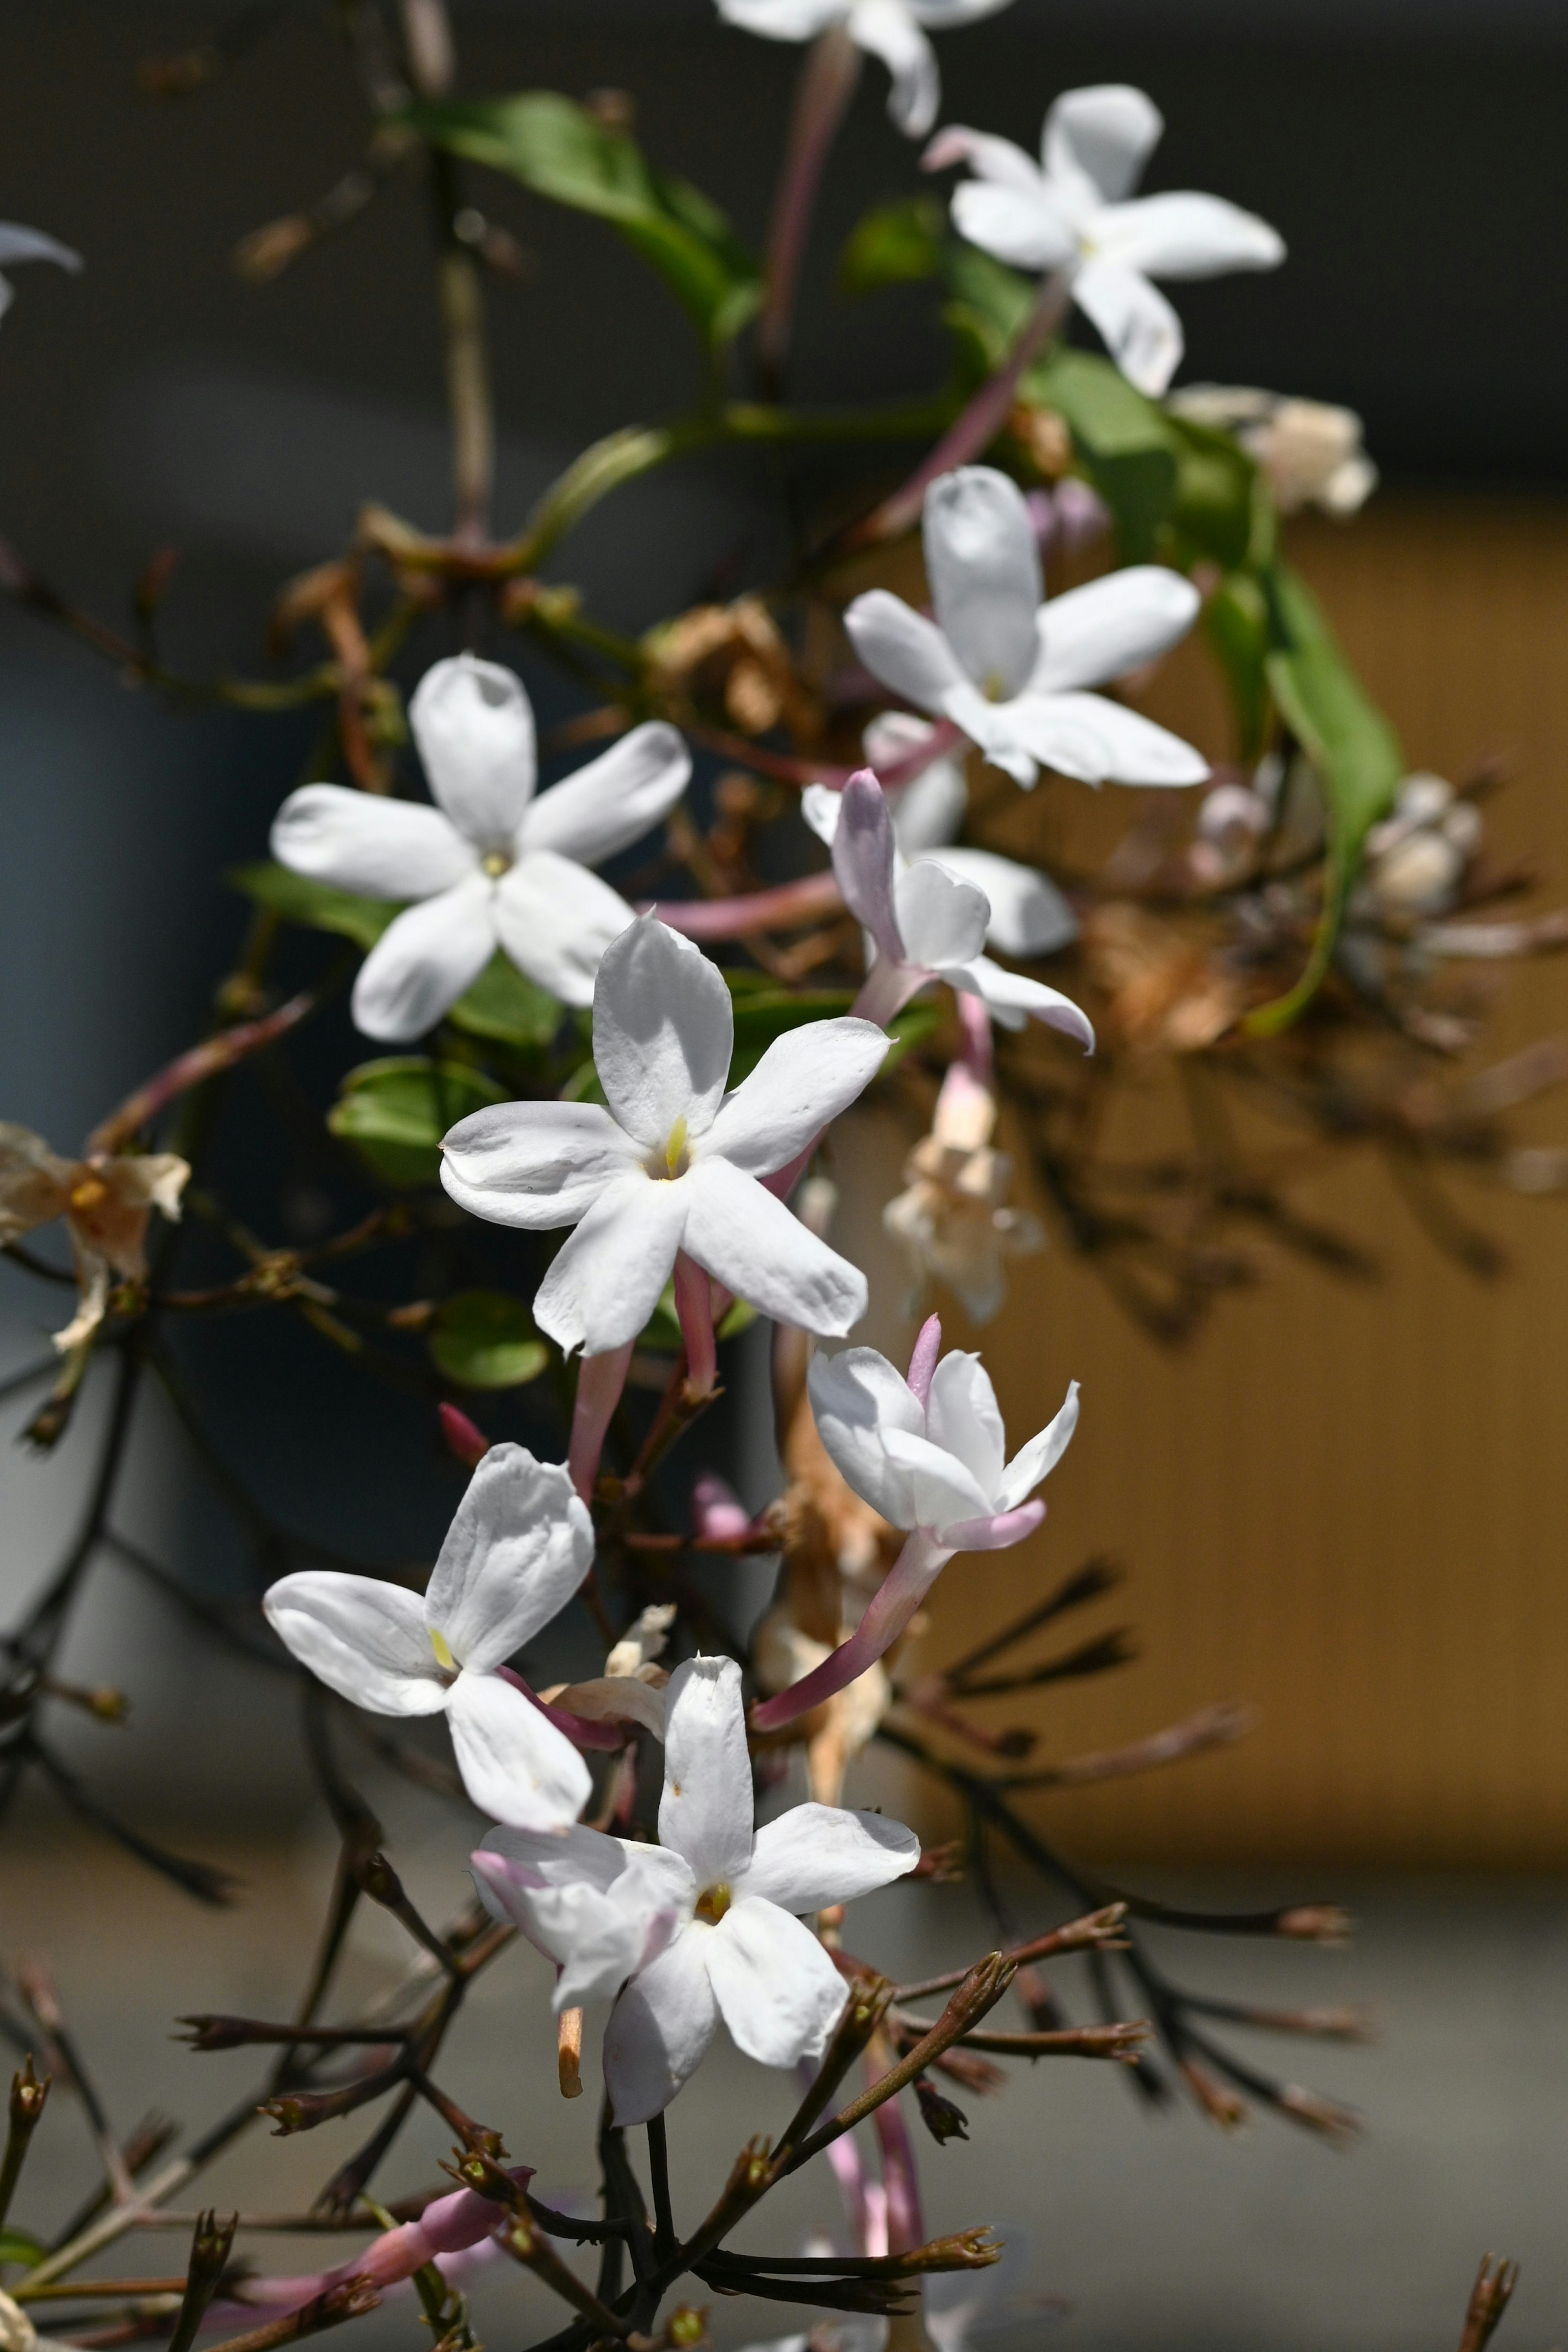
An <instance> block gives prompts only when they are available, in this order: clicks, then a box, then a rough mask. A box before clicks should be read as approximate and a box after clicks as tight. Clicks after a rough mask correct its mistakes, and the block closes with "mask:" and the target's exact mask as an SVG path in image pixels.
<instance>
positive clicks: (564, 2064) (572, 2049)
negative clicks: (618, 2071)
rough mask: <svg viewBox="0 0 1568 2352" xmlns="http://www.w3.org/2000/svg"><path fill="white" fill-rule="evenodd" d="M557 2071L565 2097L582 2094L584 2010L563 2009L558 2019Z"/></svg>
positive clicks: (571, 2097)
mask: <svg viewBox="0 0 1568 2352" xmlns="http://www.w3.org/2000/svg"><path fill="white" fill-rule="evenodd" d="M556 2073H557V2075H558V2076H559V2082H560V2095H561V2097H562V2098H563V2099H580V2098H581V2096H582V2011H581V2010H580V2009H563V2010H562V2011H561V2013H560V2015H559V2018H558V2020H557V2021H556Z"/></svg>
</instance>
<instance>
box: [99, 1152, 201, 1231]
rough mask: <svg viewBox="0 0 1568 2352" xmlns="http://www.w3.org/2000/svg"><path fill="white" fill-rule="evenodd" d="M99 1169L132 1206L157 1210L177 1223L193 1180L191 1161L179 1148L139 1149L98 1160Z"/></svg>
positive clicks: (119, 1195)
mask: <svg viewBox="0 0 1568 2352" xmlns="http://www.w3.org/2000/svg"><path fill="white" fill-rule="evenodd" d="M98 1172H99V1175H100V1176H101V1178H102V1180H103V1181H104V1182H105V1183H106V1184H107V1185H108V1186H109V1188H110V1192H113V1193H115V1194H116V1195H117V1196H118V1198H119V1200H120V1203H121V1205H122V1206H123V1207H125V1208H128V1209H148V1208H152V1209H157V1210H158V1211H159V1212H160V1213H162V1215H163V1216H165V1217H167V1218H168V1219H169V1222H170V1223H171V1224H177V1223H179V1218H180V1199H181V1195H182V1193H183V1192H184V1189H185V1187H186V1185H187V1184H188V1183H189V1182H190V1181H191V1163H190V1161H189V1160H182V1159H181V1157H180V1155H179V1153H178V1152H177V1151H137V1152H130V1153H125V1154H119V1155H116V1156H114V1157H112V1158H110V1159H108V1160H102V1161H100V1162H99V1163H98Z"/></svg>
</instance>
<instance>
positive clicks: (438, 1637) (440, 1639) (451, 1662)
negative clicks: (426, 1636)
mask: <svg viewBox="0 0 1568 2352" xmlns="http://www.w3.org/2000/svg"><path fill="white" fill-rule="evenodd" d="M430 1646H431V1648H432V1649H433V1650H434V1653H435V1663H436V1664H437V1665H438V1666H444V1667H445V1669H446V1671H447V1673H448V1674H449V1675H455V1674H456V1673H457V1671H458V1666H457V1661H456V1659H455V1657H454V1656H453V1654H452V1652H451V1650H450V1648H449V1647H448V1645H447V1640H446V1636H445V1634H444V1633H442V1631H441V1630H440V1628H439V1626H435V1625H433V1626H432V1627H431V1628H430Z"/></svg>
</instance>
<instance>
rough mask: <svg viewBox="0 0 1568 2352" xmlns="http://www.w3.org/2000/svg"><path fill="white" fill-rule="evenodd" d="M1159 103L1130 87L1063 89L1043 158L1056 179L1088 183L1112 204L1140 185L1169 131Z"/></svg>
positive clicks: (1106, 84)
mask: <svg viewBox="0 0 1568 2352" xmlns="http://www.w3.org/2000/svg"><path fill="white" fill-rule="evenodd" d="M1165 127H1166V126H1165V121H1164V119H1163V118H1162V116H1161V113H1160V110H1159V108H1158V107H1157V106H1156V105H1155V102H1154V100H1153V99H1152V98H1149V97H1147V96H1145V92H1144V91H1143V90H1141V89H1132V88H1131V87H1130V86H1129V85H1128V84H1127V83H1125V82H1099V83H1096V84H1094V85H1093V86H1092V88H1090V89H1069V90H1064V91H1063V92H1062V94H1061V97H1060V98H1059V99H1058V100H1056V103H1055V104H1054V106H1052V108H1051V112H1050V113H1049V114H1048V115H1047V116H1046V118H1045V136H1044V139H1043V141H1042V142H1041V151H1040V152H1041V155H1042V157H1043V160H1044V163H1045V168H1046V170H1047V172H1048V173H1050V174H1051V178H1052V179H1061V180H1063V181H1065V182H1067V183H1069V184H1074V183H1076V184H1082V183H1083V182H1085V181H1087V183H1088V184H1089V186H1090V187H1091V188H1092V190H1093V191H1094V193H1095V194H1098V195H1099V196H1101V197H1102V198H1103V200H1104V201H1105V202H1106V203H1108V204H1117V203H1119V202H1120V201H1121V199H1122V198H1123V197H1124V195H1126V194H1129V192H1130V191H1131V190H1132V189H1134V188H1135V187H1136V186H1137V184H1138V180H1139V177H1140V175H1141V173H1142V172H1143V168H1144V165H1145V163H1147V161H1148V159H1149V157H1150V155H1151V154H1152V153H1153V152H1154V150H1155V145H1156V143H1157V142H1158V140H1159V136H1160V133H1161V131H1163V130H1164V129H1165Z"/></svg>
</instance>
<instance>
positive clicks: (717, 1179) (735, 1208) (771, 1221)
mask: <svg viewBox="0 0 1568 2352" xmlns="http://www.w3.org/2000/svg"><path fill="white" fill-rule="evenodd" d="M685 1181H686V1184H687V1186H688V1187H689V1190H690V1198H691V1205H690V1208H689V1210H688V1211H687V1214H686V1223H685V1248H686V1249H687V1250H688V1251H689V1253H690V1254H691V1255H692V1256H693V1257H695V1260H696V1262H697V1264H698V1265H701V1266H706V1268H707V1271H708V1272H709V1274H711V1275H713V1276H715V1277H716V1280H718V1281H719V1282H722V1283H723V1284H724V1286H725V1287H726V1289H727V1290H730V1291H733V1293H734V1294H735V1296H736V1297H737V1298H744V1299H745V1300H746V1301H747V1305H748V1306H751V1307H757V1308H758V1310H759V1311H760V1312H761V1313H762V1314H764V1315H771V1316H772V1317H773V1318H775V1320H776V1321H778V1322H780V1323H793V1324H794V1325H795V1326H796V1327H797V1328H799V1329H800V1330H802V1331H814V1332H815V1333H816V1335H817V1337H818V1338H819V1339H842V1337H843V1335H844V1333H845V1332H846V1331H848V1330H849V1329H850V1328H851V1327H852V1325H853V1324H856V1323H858V1322H859V1321H860V1318H861V1317H862V1315H863V1314H864V1313H865V1310H866V1299H867V1291H866V1279H865V1276H864V1275H863V1274H862V1273H861V1271H860V1269H859V1267H858V1266H853V1265H851V1264H850V1262H849V1260H848V1259H847V1258H842V1257H840V1255H838V1253H837V1251H836V1250H831V1249H830V1248H829V1247H828V1245H827V1244H826V1242H821V1241H819V1240H818V1239H817V1236H816V1235H815V1234H812V1233H809V1232H808V1231H807V1229H806V1227H805V1226H804V1225H803V1224H802V1223H800V1219H799V1218H798V1217H795V1216H792V1215H791V1214H790V1213H789V1210H788V1209H787V1208H785V1206H784V1205H783V1203H782V1202H780V1201H778V1200H775V1198H774V1196H773V1194H772V1193H771V1192H767V1191H765V1190H764V1189H763V1187H762V1186H761V1185H760V1184H759V1183H758V1181H757V1179H756V1178H755V1177H754V1176H747V1174H745V1172H744V1171H742V1170H741V1169H739V1168H735V1167H732V1166H731V1164H730V1162H729V1161H728V1160H720V1159H717V1158H709V1159H703V1160H697V1161H696V1162H695V1165H694V1167H693V1169H692V1171H691V1174H690V1175H689V1176H688V1177H687V1178H686V1180H685ZM568 1247H570V1244H568ZM562 1255H564V1252H563V1254H562ZM559 1262H560V1261H559V1259H558V1260H557V1261H556V1263H557V1265H559ZM671 1263H672V1264H673V1263H674V1261H673V1259H672V1261H671ZM552 1271H553V1269H552ZM539 1295H540V1297H541V1298H542V1297H543V1295H544V1294H543V1292H542V1291H541V1292H540V1294H539ZM536 1313H537V1308H536ZM538 1321H539V1323H540V1324H541V1325H544V1317H543V1316H542V1315H538ZM545 1328H549V1327H548V1326H545Z"/></svg>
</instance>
